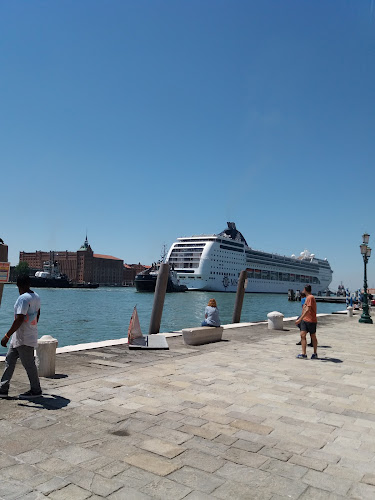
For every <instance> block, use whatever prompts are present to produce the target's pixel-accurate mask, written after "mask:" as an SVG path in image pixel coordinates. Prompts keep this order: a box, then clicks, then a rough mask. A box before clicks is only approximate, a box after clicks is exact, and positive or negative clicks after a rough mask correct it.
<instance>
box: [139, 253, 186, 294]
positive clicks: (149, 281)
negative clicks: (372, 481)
mask: <svg viewBox="0 0 375 500" xmlns="http://www.w3.org/2000/svg"><path fill="white" fill-rule="evenodd" d="M166 255H167V249H166V246H165V245H163V248H162V251H161V259H160V260H159V262H154V263H153V264H152V266H151V267H150V268H149V269H146V270H145V271H142V272H141V273H139V274H137V276H136V277H135V280H134V283H135V287H136V289H137V292H155V287H156V280H157V279H158V272H159V268H160V264H161V263H163V262H166V258H165V257H166ZM187 289H188V288H187V286H185V285H181V284H180V281H179V279H178V277H177V273H176V271H175V270H174V266H173V264H172V266H171V265H170V266H169V276H168V283H167V293H173V292H186V291H187Z"/></svg>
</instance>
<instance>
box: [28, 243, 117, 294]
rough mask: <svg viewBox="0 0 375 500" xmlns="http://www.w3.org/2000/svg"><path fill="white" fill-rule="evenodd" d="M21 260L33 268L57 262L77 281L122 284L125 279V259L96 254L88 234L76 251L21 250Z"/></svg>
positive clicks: (112, 284) (39, 268) (65, 272)
mask: <svg viewBox="0 0 375 500" xmlns="http://www.w3.org/2000/svg"><path fill="white" fill-rule="evenodd" d="M19 260H20V262H27V263H28V264H29V267H30V268H32V269H38V270H41V269H43V263H44V262H46V261H51V260H52V261H53V262H57V263H58V265H59V268H60V272H61V273H62V274H66V275H67V276H68V278H69V279H70V280H72V281H73V282H75V283H99V284H100V285H109V286H121V285H122V284H123V280H124V261H123V260H122V259H119V258H117V257H113V256H112V255H103V254H95V253H94V252H93V250H92V248H91V246H90V244H89V242H88V239H87V236H86V239H85V242H84V243H83V245H82V246H81V247H80V248H79V250H78V251H76V252H71V251H68V250H63V251H49V252H46V251H42V250H39V251H36V252H20V258H19Z"/></svg>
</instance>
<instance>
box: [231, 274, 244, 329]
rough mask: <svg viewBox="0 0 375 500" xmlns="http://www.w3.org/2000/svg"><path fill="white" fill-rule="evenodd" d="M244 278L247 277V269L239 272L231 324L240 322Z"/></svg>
mask: <svg viewBox="0 0 375 500" xmlns="http://www.w3.org/2000/svg"><path fill="white" fill-rule="evenodd" d="M246 277H247V269H245V270H244V271H241V272H240V276H239V278H238V283H237V293H236V302H235V304H234V311H233V317H232V323H239V322H240V320H241V311H242V304H243V298H244V295H245V288H246V283H245V282H246Z"/></svg>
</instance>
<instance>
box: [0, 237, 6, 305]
mask: <svg viewBox="0 0 375 500" xmlns="http://www.w3.org/2000/svg"><path fill="white" fill-rule="evenodd" d="M0 262H8V245H4V244H3V243H1V244H0ZM3 290H4V283H0V305H1V299H2V298H3Z"/></svg>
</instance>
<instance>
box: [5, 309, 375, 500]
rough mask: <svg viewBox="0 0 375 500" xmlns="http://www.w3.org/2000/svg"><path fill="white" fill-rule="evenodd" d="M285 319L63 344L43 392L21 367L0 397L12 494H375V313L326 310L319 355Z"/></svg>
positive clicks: (174, 497)
mask: <svg viewBox="0 0 375 500" xmlns="http://www.w3.org/2000/svg"><path fill="white" fill-rule="evenodd" d="M284 326H285V329H284V331H268V329H267V325H266V324H257V325H251V326H245V327H241V326H239V327H233V328H230V329H225V330H224V341H223V342H218V343H215V344H208V345H202V346H199V348H197V347H194V348H190V347H189V346H185V345H184V344H183V342H182V339H181V337H171V338H168V344H169V346H170V350H169V351H165V352H159V351H152V352H138V351H135V352H129V350H128V349H127V347H126V346H125V345H114V346H106V347H102V348H100V349H95V350H90V351H84V350H81V351H78V352H66V353H63V354H58V356H57V364H56V367H57V376H56V378H54V379H42V387H43V391H44V394H45V396H44V397H43V398H40V400H35V401H20V400H18V399H16V398H15V397H14V396H15V395H16V394H18V393H19V392H23V391H24V390H25V389H27V378H26V375H25V373H24V371H23V369H22V368H21V367H20V366H18V367H17V368H16V372H15V377H14V381H12V386H11V392H10V394H11V398H9V399H7V400H0V499H4V500H8V499H12V500H18V499H19V500H21V499H22V500H23V499H25V500H38V499H42V498H49V499H56V500H65V499H67V500H68V499H69V500H76V499H77V500H79V499H86V498H88V499H90V500H98V499H101V498H108V499H111V500H123V499H126V500H148V499H152V498H153V499H155V498H158V499H162V500H168V499H171V500H179V499H183V498H184V499H188V500H207V499H208V498H212V499H215V498H223V499H228V498H231V499H242V498H243V499H262V500H263V499H264V500H267V499H273V500H276V499H282V498H284V499H286V498H292V499H294V498H295V499H297V498H300V499H314V500H315V499H331V500H332V499H339V498H360V499H361V498H363V499H367V498H371V499H374V498H375V383H374V380H375V377H374V375H375V361H374V359H375V344H374V343H373V337H374V333H375V325H363V324H359V323H358V316H357V317H356V316H355V317H354V318H348V317H346V316H339V315H332V316H325V317H320V318H319V325H318V332H317V334H318V340H319V344H320V345H321V347H320V348H319V356H320V358H319V359H318V360H310V359H308V360H297V359H296V358H295V356H296V354H297V353H298V352H299V351H298V349H299V348H298V347H297V346H296V345H295V343H296V341H297V340H298V329H297V328H296V327H295V326H294V325H293V322H290V323H285V325H284ZM310 351H311V350H309V354H311V352H310ZM0 368H2V365H1V364H0Z"/></svg>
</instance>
